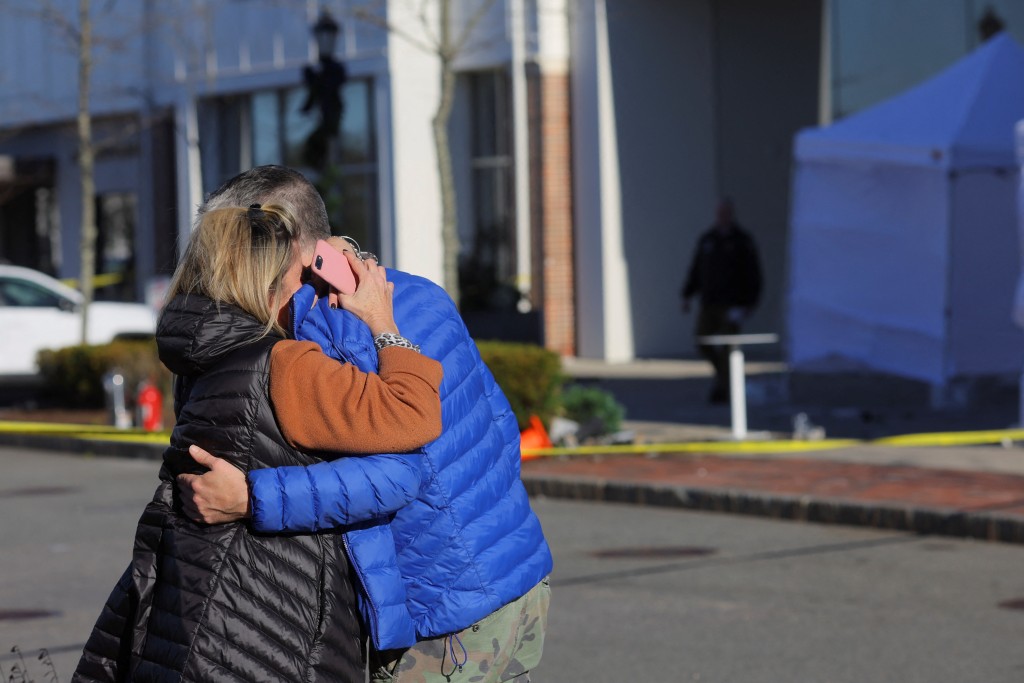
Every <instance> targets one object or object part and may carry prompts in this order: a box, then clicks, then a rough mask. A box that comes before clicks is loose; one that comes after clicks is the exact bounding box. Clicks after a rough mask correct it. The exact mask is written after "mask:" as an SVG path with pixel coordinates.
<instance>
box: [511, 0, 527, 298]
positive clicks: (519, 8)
mask: <svg viewBox="0 0 1024 683" xmlns="http://www.w3.org/2000/svg"><path fill="white" fill-rule="evenodd" d="M525 12H526V10H525V7H524V2H523V0H508V24H509V27H510V29H511V30H510V31H509V33H510V38H511V42H512V67H511V68H512V74H511V75H512V145H513V154H514V155H515V157H514V158H515V169H514V170H515V202H516V215H515V219H516V288H517V289H518V290H519V291H520V292H522V293H524V294H527V295H528V294H529V292H530V289H531V288H532V286H533V283H532V273H533V270H532V261H533V258H532V256H533V255H532V244H533V240H532V239H531V234H530V145H529V142H530V139H529V134H530V133H529V112H528V110H527V106H526V104H527V102H526V97H527V92H526V90H527V89H526V26H525V23H526V16H525Z"/></svg>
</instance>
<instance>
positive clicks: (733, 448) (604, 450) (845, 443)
mask: <svg viewBox="0 0 1024 683" xmlns="http://www.w3.org/2000/svg"><path fill="white" fill-rule="evenodd" d="M861 443H863V442H862V441H857V440H855V439H821V440H819V441H788V440H783V441H690V442H685V443H648V444H623V445H618V446H615V445H610V446H575V447H570V448H524V449H523V455H524V456H526V457H533V456H555V455H618V454H622V453H717V454H724V453H806V452H809V451H827V450H834V449H837V448H848V447H850V446H856V445H858V444H861Z"/></svg>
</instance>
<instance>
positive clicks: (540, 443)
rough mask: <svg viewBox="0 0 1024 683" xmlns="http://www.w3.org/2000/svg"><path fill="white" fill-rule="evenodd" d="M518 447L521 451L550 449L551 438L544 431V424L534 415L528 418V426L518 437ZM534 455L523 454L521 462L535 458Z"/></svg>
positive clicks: (546, 431)
mask: <svg viewBox="0 0 1024 683" xmlns="http://www.w3.org/2000/svg"><path fill="white" fill-rule="evenodd" d="M519 446H520V449H521V450H524V451H526V450H534V449H537V448H551V446H552V444H551V437H549V436H548V430H546V429H544V423H543V422H541V421H540V418H539V417H537V416H536V415H531V416H530V426H529V427H527V428H526V429H524V430H523V431H522V433H521V434H520V435H519ZM536 457H537V456H536V455H530V454H525V453H524V454H523V456H522V458H523V460H530V459H531V458H536Z"/></svg>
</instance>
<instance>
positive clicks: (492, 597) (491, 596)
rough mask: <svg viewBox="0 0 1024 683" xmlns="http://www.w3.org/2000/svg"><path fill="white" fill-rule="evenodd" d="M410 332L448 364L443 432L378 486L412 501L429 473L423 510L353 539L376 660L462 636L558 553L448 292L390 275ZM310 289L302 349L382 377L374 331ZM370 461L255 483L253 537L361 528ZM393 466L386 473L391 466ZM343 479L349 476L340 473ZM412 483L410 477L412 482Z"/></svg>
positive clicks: (509, 427) (398, 312) (299, 334)
mask: <svg viewBox="0 0 1024 683" xmlns="http://www.w3.org/2000/svg"><path fill="white" fill-rule="evenodd" d="M388 279H389V280H390V281H392V282H394V283H395V293H394V304H395V319H396V321H397V323H398V326H399V329H401V331H402V334H403V335H404V336H406V337H408V338H409V339H411V340H413V341H414V342H416V343H418V344H420V345H421V347H422V351H423V353H425V354H426V355H428V356H430V357H431V358H434V359H436V360H438V361H440V362H441V364H442V365H443V367H444V380H443V382H442V384H441V411H442V422H443V431H442V433H441V436H440V437H438V439H437V440H436V441H434V442H432V443H430V444H428V445H427V446H426V447H425V448H424V449H422V453H421V454H410V455H406V456H394V455H391V456H388V458H389V459H391V460H393V461H394V462H395V463H397V462H402V465H403V466H402V467H395V468H394V470H393V475H394V476H395V477H396V479H395V480H394V481H391V477H392V470H391V469H390V466H388V467H384V468H379V469H377V470H375V471H374V475H375V476H378V477H381V478H384V479H385V481H376V482H375V485H376V487H377V488H383V489H384V490H392V489H395V490H402V491H403V492H404V491H405V490H408V488H409V486H410V482H409V480H408V476H407V475H406V474H405V473H406V472H407V469H408V468H407V467H405V466H404V465H406V464H407V463H415V464H416V465H417V466H418V468H419V472H420V478H421V481H420V485H419V489H418V494H417V496H416V499H415V500H414V501H412V502H411V503H409V504H408V505H406V506H405V507H403V508H401V509H400V510H399V511H398V512H397V513H395V515H394V516H393V518H392V519H391V520H390V523H389V522H388V520H387V519H378V520H375V521H373V522H364V523H362V524H358V525H357V526H356V527H355V528H352V527H350V528H349V529H348V530H346V533H345V539H346V547H347V548H348V551H349V559H350V561H351V562H352V564H353V565H354V566H355V568H356V571H357V573H358V575H359V578H360V581H361V582H362V588H363V593H364V594H363V595H362V596H361V597H362V598H363V599H362V604H361V609H362V612H363V616H364V619H366V621H367V624H368V626H369V628H370V631H371V636H372V638H373V642H374V645H375V646H376V647H377V648H378V649H391V648H398V647H409V646H411V645H412V644H413V643H414V642H415V640H416V639H417V637H418V638H426V637H433V636H440V635H445V634H448V633H454V632H456V631H460V630H462V629H464V628H467V627H468V626H470V625H471V624H473V623H475V622H477V621H479V620H480V619H482V618H483V617H485V616H487V615H488V614H490V613H491V612H493V611H495V610H496V609H498V608H499V607H501V606H503V605H505V604H508V603H509V602H512V601H513V600H515V599H517V598H519V597H520V596H522V595H524V594H525V593H526V592H527V591H529V590H530V589H531V588H532V587H533V586H535V585H536V584H537V583H538V582H539V581H540V580H541V579H543V578H544V577H545V576H546V575H547V574H548V573H550V572H551V567H552V558H551V551H550V549H549V548H548V545H547V542H546V541H545V539H544V534H543V532H542V531H541V527H540V521H539V520H538V519H537V516H536V515H535V514H534V513H533V510H532V509H531V508H530V503H529V500H528V498H527V495H526V489H525V488H524V487H523V485H522V482H521V481H520V473H519V466H520V452H519V429H518V425H517V423H516V419H515V415H514V414H513V413H512V409H511V407H510V406H509V404H508V400H507V399H506V398H505V395H504V394H503V393H502V391H501V389H500V388H499V387H498V385H497V383H496V382H495V381H494V377H493V376H492V375H491V373H490V371H489V370H488V369H487V366H486V365H485V364H484V363H483V361H482V360H481V359H480V354H479V353H478V351H477V348H476V344H475V343H474V342H473V340H472V338H471V337H470V336H469V333H468V331H467V330H466V327H465V325H464V324H463V322H462V319H461V317H460V316H459V314H458V310H457V309H456V308H455V305H454V303H453V302H452V300H451V299H450V298H449V297H448V295H447V293H445V291H444V290H443V289H441V288H440V287H438V286H437V285H435V284H434V283H432V282H430V281H429V280H426V279H424V278H420V277H416V276H414V275H409V274H408V273H403V272H401V271H394V270H389V271H388ZM313 296H314V295H313V291H312V288H310V287H308V286H307V287H304V288H303V289H302V290H300V291H299V293H297V294H296V295H295V298H294V300H293V301H294V304H293V308H294V310H295V311H296V312H297V315H295V320H294V333H295V336H296V338H299V339H308V340H311V341H315V342H317V343H318V344H320V346H321V347H322V348H323V349H324V352H325V353H327V354H328V355H330V356H333V357H335V358H338V359H340V360H344V361H346V362H350V363H353V364H355V365H357V366H358V367H359V368H360V369H362V370H365V371H368V372H375V371H376V368H377V354H376V350H375V349H374V347H373V339H372V337H371V335H370V332H369V330H368V329H367V327H366V326H365V325H364V324H362V322H360V321H359V320H358V319H356V318H355V317H354V316H352V315H351V314H349V313H348V312H346V311H342V310H333V309H330V308H329V307H328V305H327V301H326V300H321V301H319V302H318V303H317V305H316V306H313V307H312V308H311V303H312V300H313ZM376 459H377V457H376V456H372V457H369V458H359V457H350V458H341V459H338V460H334V461H331V462H329V463H322V464H323V465H328V466H329V468H330V471H328V470H327V469H326V468H322V467H319V465H318V466H317V467H318V468H319V469H314V468H312V467H309V468H302V467H285V468H278V469H272V470H254V471H252V472H250V473H249V479H250V485H251V489H252V504H253V505H252V507H253V525H254V526H255V528H256V529H257V530H259V531H267V532H281V531H297V532H303V531H306V532H308V531H316V530H319V529H325V528H333V527H337V526H342V525H345V524H348V523H349V522H351V521H354V520H353V518H352V517H351V515H350V512H351V509H352V508H351V507H350V506H351V501H352V500H354V499H358V497H360V496H362V497H365V496H366V495H367V493H366V492H364V491H354V490H352V491H350V490H346V489H345V487H344V482H345V481H351V480H353V479H352V478H351V477H350V473H351V472H354V471H362V470H361V469H360V468H365V467H367V463H368V462H372V461H374V460H376ZM384 464H388V463H384ZM342 470H346V471H342ZM403 476H404V478H403Z"/></svg>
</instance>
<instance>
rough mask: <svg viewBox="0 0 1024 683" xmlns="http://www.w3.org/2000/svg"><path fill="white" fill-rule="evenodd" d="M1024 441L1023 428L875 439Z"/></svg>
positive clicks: (882, 442) (895, 442) (883, 442)
mask: <svg viewBox="0 0 1024 683" xmlns="http://www.w3.org/2000/svg"><path fill="white" fill-rule="evenodd" d="M1007 441H1024V429H993V430H988V431H978V432H937V433H934V434H903V435H900V436H886V437H884V438H881V439H875V440H874V441H872V442H871V443H873V444H876V445H878V446H905V447H907V446H910V447H912V446H980V445H984V444H996V443H1005V442H1007Z"/></svg>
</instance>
